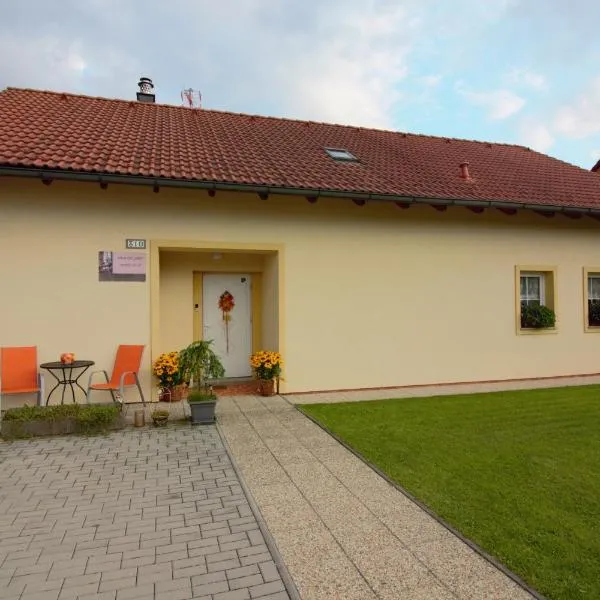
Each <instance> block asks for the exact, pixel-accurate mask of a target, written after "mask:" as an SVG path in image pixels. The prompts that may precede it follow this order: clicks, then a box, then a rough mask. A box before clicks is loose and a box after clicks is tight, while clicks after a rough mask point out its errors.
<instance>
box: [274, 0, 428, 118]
mask: <svg viewBox="0 0 600 600" xmlns="http://www.w3.org/2000/svg"><path fill="white" fill-rule="evenodd" d="M367 6H368V8H366V9H365V6H364V4H363V3H348V4H347V5H346V4H344V10H339V6H335V3H327V4H325V3H324V4H323V5H321V10H322V12H321V14H320V15H319V21H320V25H319V29H320V30H321V31H319V32H318V34H317V35H314V36H313V37H312V38H311V39H306V40H305V46H304V48H303V50H302V52H295V51H294V49H293V48H290V47H289V46H288V47H286V46H287V44H286V43H285V42H284V43H283V48H282V54H281V55H280V56H279V57H277V60H276V61H275V65H274V66H275V68H276V73H278V79H277V80H276V84H277V85H278V86H279V90H278V91H279V93H280V97H281V100H282V101H283V103H284V105H285V106H286V108H287V110H288V111H289V112H290V113H291V114H292V115H294V116H297V117H300V118H309V119H315V120H323V121H329V122H337V123H351V124H357V125H366V126H375V127H392V126H393V116H392V109H393V106H394V104H395V103H396V102H397V101H398V100H399V99H400V93H399V92H398V90H397V85H398V84H399V82H400V81H401V80H402V79H403V78H404V77H405V76H406V75H407V73H408V59H407V55H408V52H409V49H410V42H409V41H408V40H409V39H410V37H411V30H412V29H413V28H415V27H418V24H417V23H416V22H415V21H414V20H413V19H411V17H410V15H409V14H408V13H407V12H406V11H405V10H404V9H403V8H402V7H397V6H394V5H393V4H392V5H389V6H385V5H380V6H377V7H376V6H375V5H374V4H369V5H367ZM275 93H277V91H276V92H275Z"/></svg>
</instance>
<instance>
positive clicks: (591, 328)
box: [583, 325, 600, 333]
mask: <svg viewBox="0 0 600 600" xmlns="http://www.w3.org/2000/svg"><path fill="white" fill-rule="evenodd" d="M583 330H584V331H585V332H586V333H600V325H584V327H583Z"/></svg>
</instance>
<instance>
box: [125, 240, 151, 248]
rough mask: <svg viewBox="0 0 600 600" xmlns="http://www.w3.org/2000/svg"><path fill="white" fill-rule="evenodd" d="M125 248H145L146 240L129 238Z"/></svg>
mask: <svg viewBox="0 0 600 600" xmlns="http://www.w3.org/2000/svg"><path fill="white" fill-rule="evenodd" d="M125 248H128V249H130V250H145V249H146V240H133V239H127V240H125Z"/></svg>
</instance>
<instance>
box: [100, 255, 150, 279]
mask: <svg viewBox="0 0 600 600" xmlns="http://www.w3.org/2000/svg"><path fill="white" fill-rule="evenodd" d="M98 280H99V281H146V254H143V253H141V252H110V251H105V250H103V251H100V252H98Z"/></svg>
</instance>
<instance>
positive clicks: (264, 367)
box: [250, 350, 283, 380]
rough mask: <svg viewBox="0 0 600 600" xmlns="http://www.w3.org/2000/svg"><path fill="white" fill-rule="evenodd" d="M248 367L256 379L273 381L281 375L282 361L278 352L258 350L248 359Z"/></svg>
mask: <svg viewBox="0 0 600 600" xmlns="http://www.w3.org/2000/svg"><path fill="white" fill-rule="evenodd" d="M250 366H251V367H252V369H253V371H254V373H255V375H256V377H257V378H258V379H264V380H268V379H275V378H276V377H279V376H280V375H281V370H282V367H283V359H282V358H281V354H279V352H270V351H268V350H260V351H259V352H255V353H254V354H253V355H252V356H251V357H250Z"/></svg>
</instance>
